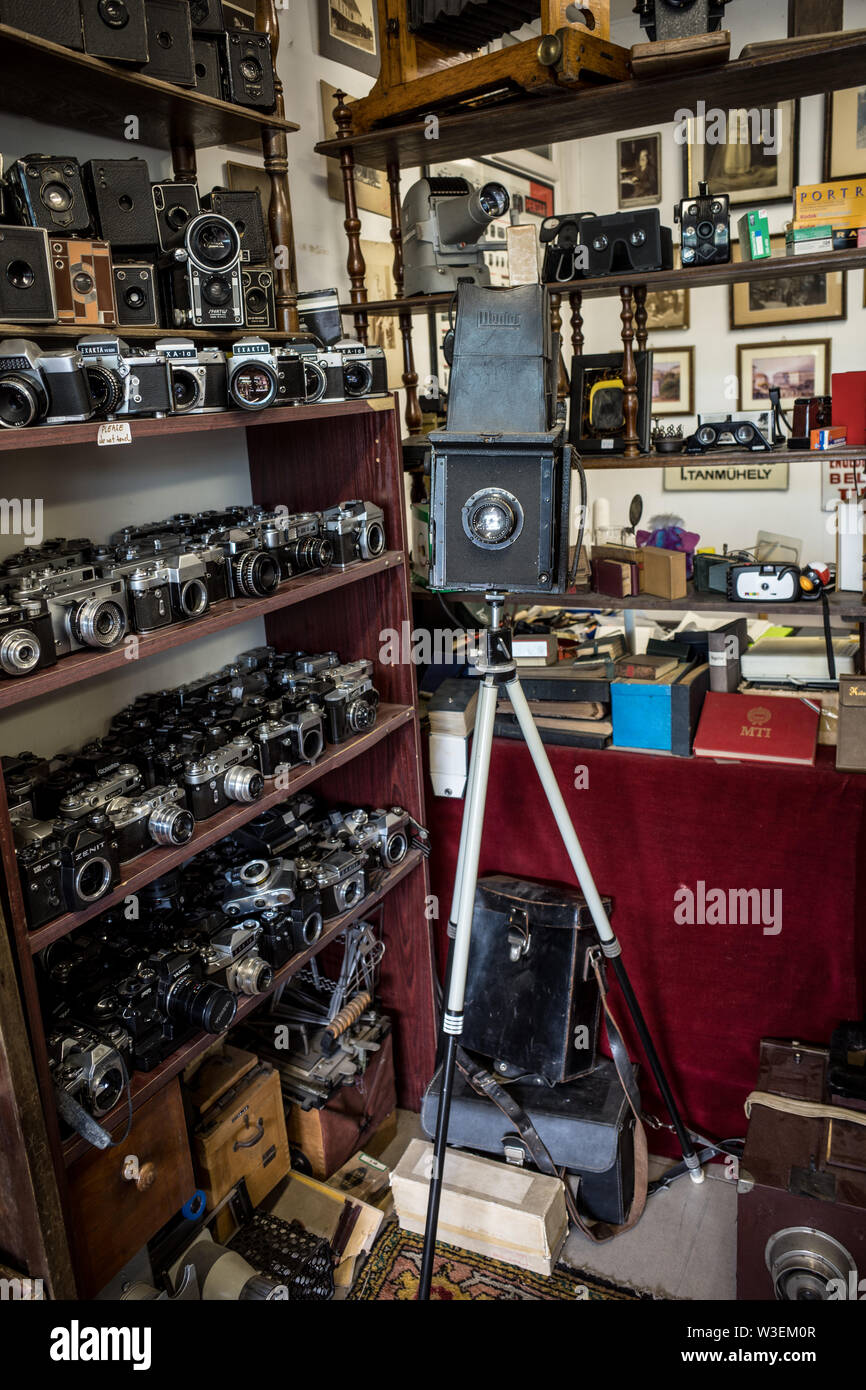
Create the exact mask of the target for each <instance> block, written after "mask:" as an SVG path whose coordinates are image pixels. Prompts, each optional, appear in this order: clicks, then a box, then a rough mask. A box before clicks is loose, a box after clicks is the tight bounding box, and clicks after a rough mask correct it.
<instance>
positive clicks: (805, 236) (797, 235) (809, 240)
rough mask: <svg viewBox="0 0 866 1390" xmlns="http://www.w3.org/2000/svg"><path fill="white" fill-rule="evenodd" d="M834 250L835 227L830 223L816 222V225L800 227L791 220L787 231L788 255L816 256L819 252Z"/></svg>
mask: <svg viewBox="0 0 866 1390" xmlns="http://www.w3.org/2000/svg"><path fill="white" fill-rule="evenodd" d="M832 250H833V228H832V227H831V226H830V225H829V224H824V223H817V222H816V223H815V224H814V226H809V227H798V226H797V225H796V223H794V222H789V223H788V226H787V229H786V231H785V255H786V256H815V255H817V254H818V253H819V252H823V251H832Z"/></svg>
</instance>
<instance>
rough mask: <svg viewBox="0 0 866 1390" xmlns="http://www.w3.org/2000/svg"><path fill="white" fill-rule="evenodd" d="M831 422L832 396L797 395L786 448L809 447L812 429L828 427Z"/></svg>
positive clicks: (810, 445)
mask: <svg viewBox="0 0 866 1390" xmlns="http://www.w3.org/2000/svg"><path fill="white" fill-rule="evenodd" d="M832 423H833V397H832V396H798V397H797V399H796V400H795V401H794V424H793V428H792V431H791V437H790V439H789V440H788V448H789V449H811V447H812V431H813V430H823V429H828V428H829V427H830V426H831V425H832Z"/></svg>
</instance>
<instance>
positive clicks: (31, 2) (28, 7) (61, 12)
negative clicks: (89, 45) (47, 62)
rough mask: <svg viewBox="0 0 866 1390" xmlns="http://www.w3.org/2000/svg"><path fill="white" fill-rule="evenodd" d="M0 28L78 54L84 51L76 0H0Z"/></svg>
mask: <svg viewBox="0 0 866 1390" xmlns="http://www.w3.org/2000/svg"><path fill="white" fill-rule="evenodd" d="M0 24H8V25H9V26H10V28H12V29H20V30H21V32H22V33H24V34H36V35H37V36H38V37H39V38H41V39H50V41H51V42H52V43H59V44H60V45H61V46H62V47H63V48H74V49H77V50H78V52H79V53H80V52H81V50H82V49H83V48H84V39H83V37H82V34H81V10H80V8H79V3H78V0H38V3H35V0H0Z"/></svg>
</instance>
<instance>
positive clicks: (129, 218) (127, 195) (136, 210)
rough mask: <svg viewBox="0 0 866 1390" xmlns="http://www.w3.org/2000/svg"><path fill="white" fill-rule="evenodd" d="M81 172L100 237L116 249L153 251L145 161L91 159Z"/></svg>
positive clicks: (154, 235)
mask: <svg viewBox="0 0 866 1390" xmlns="http://www.w3.org/2000/svg"><path fill="white" fill-rule="evenodd" d="M82 175H83V178H84V184H85V187H86V189H87V193H88V196H89V199H90V206H91V208H92V209H93V213H94V218H95V222H96V227H97V231H98V235H99V236H100V237H101V238H102V240H103V241H108V242H110V243H111V247H112V250H113V251H115V252H116V251H119V250H123V251H151V250H153V249H154V247H155V246H156V245H157V241H158V237H157V230H156V213H155V211H154V206H153V197H152V194H151V185H150V170H149V169H148V167H147V161H146V160H144V159H91V160H88V162H87V163H86V164H85V165H83V166H82Z"/></svg>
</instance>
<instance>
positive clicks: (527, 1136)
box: [457, 1047, 560, 1178]
mask: <svg viewBox="0 0 866 1390" xmlns="http://www.w3.org/2000/svg"><path fill="white" fill-rule="evenodd" d="M457 1065H458V1067H459V1068H460V1071H461V1072H462V1073H463V1075H464V1076H465V1077H466V1080H467V1081H468V1082H469V1084H470V1086H471V1087H472V1089H473V1090H474V1091H477V1093H478V1095H479V1096H485V1097H486V1098H487V1100H491V1101H492V1102H493V1104H494V1105H495V1106H497V1108H498V1109H499V1110H501V1111H502V1113H503V1115H505V1117H506V1118H507V1119H509V1120H510V1121H511V1123H512V1124H513V1125H514V1128H515V1129H516V1130H517V1133H518V1134H519V1135H520V1137H521V1139H522V1140H523V1142H524V1144H525V1145H526V1147H527V1149H528V1150H529V1152H530V1154H531V1156H532V1161H533V1163H534V1164H535V1166H536V1168H538V1169H540V1171H541V1172H542V1173H547V1175H548V1177H551V1178H558V1177H559V1176H560V1173H559V1171H558V1169H557V1167H556V1164H555V1163H554V1161H553V1159H552V1158H551V1157H550V1154H549V1153H548V1152H547V1148H546V1146H545V1144H544V1142H543V1140H542V1139H541V1137H540V1135H539V1133H538V1130H537V1129H536V1128H535V1125H534V1124H533V1123H532V1121H531V1119H530V1118H529V1116H528V1115H527V1113H526V1111H525V1110H524V1109H523V1106H522V1105H520V1104H519V1103H518V1102H517V1101H516V1100H515V1099H514V1096H512V1095H509V1093H508V1091H506V1089H505V1087H504V1086H500V1084H499V1082H498V1081H497V1080H496V1077H495V1076H494V1075H493V1074H492V1072H489V1071H485V1069H484V1068H483V1067H479V1066H478V1064H477V1063H476V1062H473V1061H472V1058H471V1057H469V1056H468V1054H467V1053H465V1052H464V1051H463V1048H462V1047H458V1049H457Z"/></svg>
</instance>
